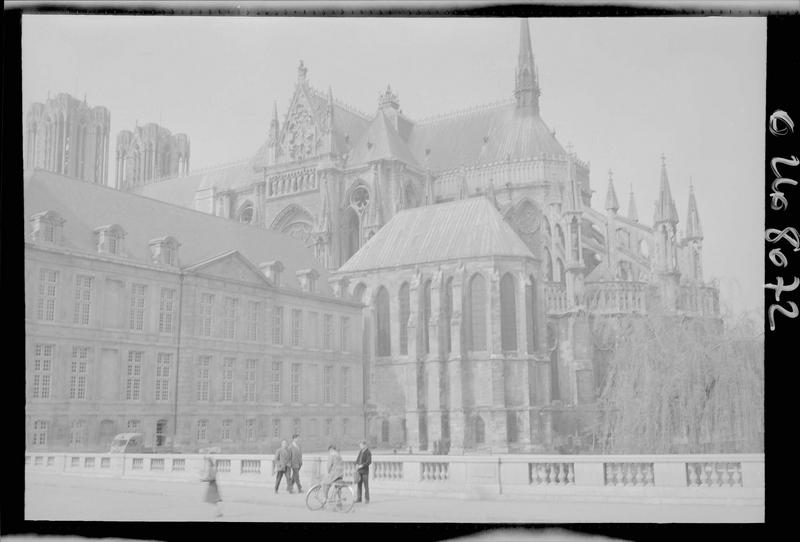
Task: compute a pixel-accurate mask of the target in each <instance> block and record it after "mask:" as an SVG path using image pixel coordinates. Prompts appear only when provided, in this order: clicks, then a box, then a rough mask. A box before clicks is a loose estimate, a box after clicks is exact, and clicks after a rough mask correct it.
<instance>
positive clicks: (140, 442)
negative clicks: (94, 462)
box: [109, 433, 153, 454]
mask: <svg viewBox="0 0 800 542" xmlns="http://www.w3.org/2000/svg"><path fill="white" fill-rule="evenodd" d="M109 452H110V453H112V454H136V453H138V454H142V453H146V454H147V453H149V454H151V453H153V448H150V447H145V445H144V435H143V434H142V433H120V434H119V435H117V436H116V437H114V440H113V441H112V442H111V449H110V450H109Z"/></svg>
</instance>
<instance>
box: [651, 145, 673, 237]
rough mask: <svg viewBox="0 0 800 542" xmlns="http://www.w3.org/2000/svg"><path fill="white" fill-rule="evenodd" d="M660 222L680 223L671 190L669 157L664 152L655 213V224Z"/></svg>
mask: <svg viewBox="0 0 800 542" xmlns="http://www.w3.org/2000/svg"><path fill="white" fill-rule="evenodd" d="M659 222H668V223H670V224H677V223H678V211H677V210H676V209H675V201H674V200H673V199H672V193H671V192H670V190H669V178H668V177H667V159H666V157H665V156H664V155H663V154H662V155H661V186H660V187H659V190H658V201H656V210H655V213H654V215H653V224H654V225H655V224H658V223H659Z"/></svg>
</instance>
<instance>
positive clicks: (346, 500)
mask: <svg viewBox="0 0 800 542" xmlns="http://www.w3.org/2000/svg"><path fill="white" fill-rule="evenodd" d="M338 497H339V499H338V501H339V510H340V511H341V512H349V511H350V510H352V509H353V505H354V504H355V502H356V496H355V495H353V489H352V488H351V487H350V486H342V487H341V489H340V490H339V495H338Z"/></svg>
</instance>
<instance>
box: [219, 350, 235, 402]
mask: <svg viewBox="0 0 800 542" xmlns="http://www.w3.org/2000/svg"><path fill="white" fill-rule="evenodd" d="M235 363H236V358H224V359H223V360H222V400H223V401H233V366H234V364H235Z"/></svg>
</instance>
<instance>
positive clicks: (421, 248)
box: [25, 21, 719, 453]
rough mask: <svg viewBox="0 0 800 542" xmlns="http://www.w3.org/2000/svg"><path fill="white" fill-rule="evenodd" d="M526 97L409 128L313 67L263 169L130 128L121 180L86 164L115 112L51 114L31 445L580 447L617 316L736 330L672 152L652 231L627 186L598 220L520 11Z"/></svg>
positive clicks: (520, 92) (38, 171) (31, 297)
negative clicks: (554, 126) (658, 314)
mask: <svg viewBox="0 0 800 542" xmlns="http://www.w3.org/2000/svg"><path fill="white" fill-rule="evenodd" d="M512 82H513V94H512V97H511V98H510V99H508V100H505V101H502V102H498V103H495V104H489V105H486V106H482V107H478V108H474V109H470V110H465V111H459V112H455V113H451V114H445V115H442V116H439V117H435V118H431V119H426V120H421V121H417V120H414V119H412V118H410V117H408V116H406V115H405V114H404V113H403V112H402V110H401V108H400V102H399V99H398V96H397V95H396V94H395V93H393V92H392V90H391V88H388V87H387V89H386V91H385V92H383V93H381V94H380V97H379V100H378V107H377V110H375V111H374V112H373V113H371V114H365V113H362V112H359V111H357V110H356V109H354V108H352V107H350V106H348V105H345V104H343V103H341V102H339V101H338V100H336V99H335V98H334V94H333V92H332V90H331V89H330V88H328V90H327V91H326V92H323V91H319V90H317V89H315V88H314V87H313V86H311V84H310V83H309V76H308V70H307V68H306V67H305V66H304V65H303V63H302V62H300V66H299V68H298V73H297V80H296V83H295V91H294V95H293V98H292V100H291V103H290V104H289V107H288V109H287V110H286V112H285V114H284V115H283V116H282V117H280V116H279V114H278V110H277V107H275V108H274V110H273V118H272V121H271V122H270V124H269V127H268V131H267V132H268V137H267V140H266V142H265V143H264V144H263V145H262V147H261V148H259V149H258V151H257V152H256V153H255V154H254V155H253V156H252V158H250V159H248V160H246V161H242V162H239V163H234V164H228V165H225V166H221V167H218V168H211V169H207V170H204V171H200V172H191V171H190V169H189V157H190V152H189V139H188V137H187V136H186V135H185V134H176V135H172V134H171V133H170V132H169V131H168V130H166V129H165V128H162V127H160V126H158V125H155V124H148V125H145V126H143V127H139V126H137V127H136V128H135V131H133V132H131V131H127V130H126V131H123V132H121V133H120V134H119V135H118V137H117V141H116V158H115V167H114V168H113V171H114V174H115V177H114V182H113V183H110V184H113V187H100V186H96V185H93V184H90V183H91V182H94V183H100V184H104V183H103V182H100V179H103V180H104V177H102V176H100V175H98V174H95V175H94V176H92V175H90V176H85V175H83V176H82V175H80V174H78V173H79V172H85V171H86V169H85V166H81V167H80V169H78V170H77V172H76V169H75V166H74V164H75V158H74V156H75V151H71V149H74V148H75V146H76V145H77V143H75V141H76V140H75V136H74V134H75V133H78V134H80V133H83V132H81V131H80V130H83V129H84V128H81V127H83V126H88V127H89V133H90V134H92V133H96V131H97V128H95V126H97V122H98V121H96V120H95V119H97V118H100V117H102V115H99V114H98V113H97V110H98V109H102V108H95V109H93V110H89V111H87V112H83V110H84V109H86V108H87V107H88V106H86V104H85V101H84V103H83V104H80V103H79V102H75V103H74V104H73V103H72V102H74V100H71V98H69V97H68V96H67V97H63V96H66V95H59V96H58V97H57V98H56V100H55V101H52V102H48V103H47V104H45V105H42V104H37V105H35V106H34V107H33V109H32V110H31V112H30V113H29V115H28V130H27V132H26V135H27V141H28V146H27V148H28V149H30V145H31V144H32V143H31V141H35V145H36V147H35V149H36V150H29V151H28V153H27V154H26V160H27V162H26V165H27V167H28V170H29V171H28V172H26V181H25V182H26V184H25V190H26V194H25V196H26V198H25V209H26V215H27V219H28V221H29V222H28V224H27V226H26V228H27V229H26V236H27V237H26V301H27V303H26V325H27V374H28V382H27V387H28V395H27V396H28V406H27V418H28V446H29V447H34V448H35V447H49V448H59V447H64V448H68V447H73V448H79V449H103V448H105V447H107V445H108V442H109V440H110V437H111V436H113V434H114V433H115V432H122V431H125V430H137V431H141V432H144V433H145V436H146V440H147V442H150V443H152V444H153V445H154V446H157V447H158V446H162V445H166V444H168V443H172V444H173V445H174V446H175V447H176V448H179V449H185V450H194V449H197V448H199V447H203V446H209V445H218V446H221V447H222V448H226V449H229V450H240V451H248V450H250V451H255V450H260V451H263V450H267V449H271V448H272V447H274V446H275V445H277V441H278V440H279V439H280V438H282V437H288V436H290V435H291V433H293V432H300V433H301V434H302V435H303V438H304V442H306V445H307V446H311V447H312V448H314V447H319V448H322V447H324V446H326V445H327V443H328V442H339V443H340V444H341V445H343V446H345V447H352V446H354V443H355V441H356V440H357V439H358V438H360V437H361V436H363V435H366V436H367V437H368V438H369V439H370V441H371V442H372V444H373V445H374V446H376V447H377V448H394V449H397V448H402V449H404V450H407V449H411V450H414V451H428V452H447V451H449V453H463V452H470V451H473V452H474V451H489V450H490V451H492V452H509V451H511V452H513V451H548V450H552V449H553V448H554V447H555V446H557V445H559V444H560V443H563V442H564V439H565V438H566V437H567V436H568V435H571V434H574V433H575V432H576V431H578V430H579V429H580V420H581V419H582V418H581V413H582V412H585V411H591V408H592V405H593V403H594V402H595V400H596V398H597V395H598V392H599V391H600V390H601V386H602V381H603V378H604V374H605V367H606V364H607V362H608V359H609V355H610V339H609V337H611V335H612V334H613V323H614V322H615V319H616V318H618V317H619V316H620V315H626V314H635V313H639V314H642V313H645V312H647V311H652V310H654V309H658V310H663V311H667V312H671V313H675V314H681V315H686V316H689V317H695V318H710V319H718V318H719V302H718V290H717V289H716V288H715V287H714V286H712V285H709V284H707V283H706V282H704V280H703V271H702V243H703V233H702V229H701V224H700V218H699V214H698V210H697V205H696V202H695V198H694V194H693V193H692V192H690V197H689V202H688V210H687V215H686V223H685V225H684V227H683V232H682V234H679V232H678V229H677V224H678V213H677V210H676V205H675V202H674V200H673V198H672V196H671V194H670V186H669V179H668V175H667V166H666V162H665V159H664V158H663V157H662V161H661V164H660V167H661V173H660V179H655V178H654V182H660V191H659V197H658V201H657V202H656V204H655V213H654V216H653V221H652V225H646V224H643V223H641V222H640V221H639V216H638V213H637V209H636V205H635V202H634V196H633V193H631V194H630V200H629V203H628V208H627V212H625V213H622V212H620V204H619V201H618V198H617V194H616V191H615V187H614V182H613V178H612V176H611V173H610V172H609V178H608V184H607V186H606V193H605V200H604V202H603V203H604V209H603V210H602V211H599V210H596V209H594V208H592V206H591V193H592V190H591V188H590V185H589V165H588V164H587V163H586V162H583V161H581V160H580V159H579V158H578V157H577V156H576V154H575V153H574V152H573V151H572V150H571V149H564V148H563V147H562V146H561V144H560V143H559V142H558V141H557V140H556V139H555V136H554V133H553V132H552V131H551V130H550V129H549V128H548V127H547V125H546V124H545V123H544V121H543V120H542V118H541V116H540V110H539V94H540V90H539V83H538V76H537V70H536V66H535V64H534V57H533V52H532V48H531V41H530V36H529V30H528V24H527V22H526V21H523V22H522V25H521V30H520V46H519V52H518V66H517V69H516V74H515V78H514V79H513V81H512V79H511V78H509V83H512ZM509 86H510V87H511V85H509ZM59 100H60V101H59ZM70 100H71V101H70ZM62 103H67V104H72V105H70V107H73V109H64V107H63V106H62V105H61V104H62ZM103 111H105V110H103ZM104 115H105V117H103V118H105V119H106V120H105V122H106V124H105V126H107V122H108V120H107V118H108V114H107V112H105V113H104ZM73 126H77V127H76V128H75V129H74V130H73ZM92 130H95V131H94V132H93V131H92ZM32 133H35V134H37V135H36V137H35V139H33V140H32V139H31V134H32ZM40 134H45V136H44V137H46V139H42V137H43V136H41V135H40ZM53 134H54V135H53ZM81 145H84V143H81ZM80 148H82V149H86V150H85V151H84V154H86V156H90V157H92V156H94V155H92V154H91V153H93V152H94V153H97V152H100V151H98V150H97V149H101V150H102V145H101V146H100V147H98V146H97V144H94V146H92V145H88V146H86V147H80ZM106 149H107V147H106ZM70 151H71V152H72V155H70ZM105 152H106V153H107V150H106V151H105ZM42 156H44V157H46V159H44V161H43V160H42V159H40V157H42ZM79 156H83V155H79ZM99 156H100V159H101V160H103V161H105V156H104V155H102V153H101V154H100V155H99ZM654 169H655V168H654ZM103 171H105V170H103ZM68 177H74V178H78V179H83V180H84V181H89V182H90V183H87V182H81V181H79V180H75V179H72V178H68ZM87 202H91V203H90V204H87Z"/></svg>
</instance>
